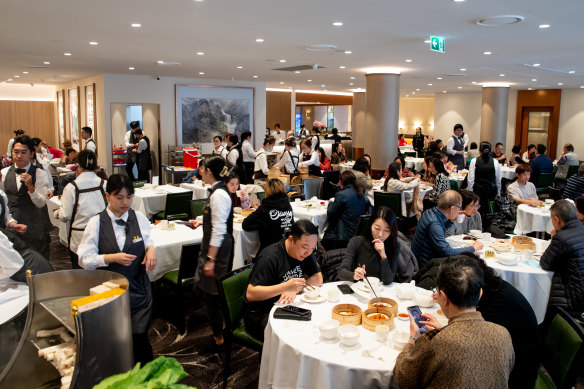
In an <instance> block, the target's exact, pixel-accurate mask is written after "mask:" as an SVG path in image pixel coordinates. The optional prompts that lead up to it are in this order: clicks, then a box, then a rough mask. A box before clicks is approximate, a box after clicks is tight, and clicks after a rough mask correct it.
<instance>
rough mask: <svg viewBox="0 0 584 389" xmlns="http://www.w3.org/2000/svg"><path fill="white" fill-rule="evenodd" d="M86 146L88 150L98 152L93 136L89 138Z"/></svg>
mask: <svg viewBox="0 0 584 389" xmlns="http://www.w3.org/2000/svg"><path fill="white" fill-rule="evenodd" d="M90 141H91V142H90ZM85 148H86V149H87V150H91V151H93V152H94V153H95V152H97V147H96V146H95V141H94V140H93V138H89V139H87V140H86V141H85Z"/></svg>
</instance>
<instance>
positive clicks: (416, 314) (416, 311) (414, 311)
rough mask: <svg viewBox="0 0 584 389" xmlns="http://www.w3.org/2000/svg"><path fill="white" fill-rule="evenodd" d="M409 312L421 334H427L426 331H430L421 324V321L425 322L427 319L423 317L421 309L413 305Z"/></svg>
mask: <svg viewBox="0 0 584 389" xmlns="http://www.w3.org/2000/svg"><path fill="white" fill-rule="evenodd" d="M408 312H409V313H410V314H411V315H412V317H413V318H414V321H415V322H416V324H417V325H418V327H419V328H420V332H426V331H428V330H427V329H426V326H424V325H423V324H420V321H424V320H425V319H424V318H423V317H422V311H421V310H420V307H419V306H417V305H413V306H411V307H408Z"/></svg>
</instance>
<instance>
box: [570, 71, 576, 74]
mask: <svg viewBox="0 0 584 389" xmlns="http://www.w3.org/2000/svg"><path fill="white" fill-rule="evenodd" d="M568 73H570V74H574V73H576V71H575V70H570V71H569V72H568Z"/></svg>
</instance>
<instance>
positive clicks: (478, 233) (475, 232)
mask: <svg viewBox="0 0 584 389" xmlns="http://www.w3.org/2000/svg"><path fill="white" fill-rule="evenodd" d="M469 232H470V234H471V235H472V236H474V237H475V238H480V237H481V236H482V234H483V231H481V230H470V231H469Z"/></svg>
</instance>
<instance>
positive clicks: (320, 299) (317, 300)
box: [300, 294, 326, 304]
mask: <svg viewBox="0 0 584 389" xmlns="http://www.w3.org/2000/svg"><path fill="white" fill-rule="evenodd" d="M300 298H301V299H302V301H304V302H307V303H311V304H317V303H322V302H324V301H326V297H324V296H320V295H319V296H318V297H317V298H315V299H311V298H310V297H308V295H306V294H303V295H302V296H300Z"/></svg>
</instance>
